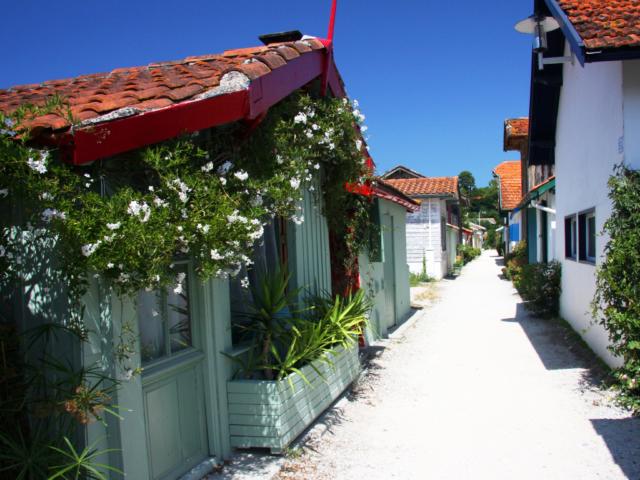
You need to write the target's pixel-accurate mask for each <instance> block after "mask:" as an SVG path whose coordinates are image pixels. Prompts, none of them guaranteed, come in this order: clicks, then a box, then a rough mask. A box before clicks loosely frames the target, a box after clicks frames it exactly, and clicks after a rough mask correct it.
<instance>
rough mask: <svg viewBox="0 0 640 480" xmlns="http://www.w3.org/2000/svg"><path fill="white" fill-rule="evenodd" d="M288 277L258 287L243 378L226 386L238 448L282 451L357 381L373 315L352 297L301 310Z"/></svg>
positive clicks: (319, 300)
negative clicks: (361, 350)
mask: <svg viewBox="0 0 640 480" xmlns="http://www.w3.org/2000/svg"><path fill="white" fill-rule="evenodd" d="M288 280H289V276H288V275H286V274H285V273H283V272H276V273H275V274H273V275H269V276H265V277H263V278H262V279H261V280H260V281H259V282H258V286H257V287H256V288H252V289H251V292H252V296H253V305H251V307H250V308H249V311H248V312H247V313H246V314H245V322H244V323H243V325H242V326H241V328H242V330H243V331H244V333H245V334H246V336H248V338H249V345H250V346H249V348H248V349H247V352H246V354H245V357H244V358H243V359H241V360H238V362H239V365H240V368H239V369H238V372H237V374H236V378H234V379H233V380H231V381H229V382H228V384H227V392H228V408H229V429H230V436H231V444H232V446H234V447H237V448H252V447H260V448H269V449H270V450H271V452H272V453H281V452H282V451H283V449H284V448H286V446H287V445H288V444H289V443H290V442H291V441H292V440H293V439H295V438H296V437H297V436H298V435H299V434H300V433H301V432H302V431H303V430H304V429H305V428H306V427H307V426H308V425H309V424H311V423H312V422H313V420H315V418H316V417H318V416H319V415H320V414H321V413H322V412H323V411H324V410H325V409H326V408H327V407H328V406H329V405H331V403H332V402H333V401H334V400H335V399H336V398H337V397H338V396H339V395H340V394H341V393H342V392H343V391H344V390H345V389H346V388H347V387H348V386H349V384H351V383H352V382H353V380H355V378H356V377H357V376H358V374H359V372H360V363H359V359H358V344H357V339H358V336H359V335H360V334H361V332H362V330H363V328H364V324H365V323H366V318H367V314H368V310H369V302H368V301H367V300H366V298H365V296H364V291H362V290H360V291H358V292H357V293H355V294H354V295H352V296H349V297H345V298H342V297H340V296H336V297H334V298H328V297H326V296H325V297H312V298H309V300H308V301H309V306H308V307H305V308H302V309H301V308H299V307H298V306H297V305H295V303H294V302H293V301H292V299H293V298H295V297H296V296H297V293H298V292H290V293H287V290H288V289H287V285H288Z"/></svg>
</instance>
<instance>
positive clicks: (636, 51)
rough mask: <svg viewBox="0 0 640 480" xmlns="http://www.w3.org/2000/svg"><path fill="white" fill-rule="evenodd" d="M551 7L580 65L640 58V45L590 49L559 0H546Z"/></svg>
mask: <svg viewBox="0 0 640 480" xmlns="http://www.w3.org/2000/svg"><path fill="white" fill-rule="evenodd" d="M544 2H545V4H546V5H547V7H548V8H549V12H550V13H551V15H553V17H554V18H555V19H556V20H557V21H558V23H559V24H560V29H561V30H562V33H563V34H564V37H565V38H566V40H567V42H568V43H569V46H570V47H571V51H572V52H573V54H574V55H575V57H576V59H577V60H578V62H580V65H583V66H584V64H585V63H594V62H612V61H617V60H634V59H639V58H640V47H620V48H601V49H588V48H587V47H586V46H585V44H584V41H583V40H582V37H581V36H580V34H579V33H578V31H577V30H576V28H575V27H574V25H573V23H571V20H569V17H567V14H566V13H565V12H564V10H562V7H560V4H559V3H558V1H557V0H544Z"/></svg>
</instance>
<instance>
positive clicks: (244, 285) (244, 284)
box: [240, 277, 249, 288]
mask: <svg viewBox="0 0 640 480" xmlns="http://www.w3.org/2000/svg"><path fill="white" fill-rule="evenodd" d="M240 286H241V287H242V288H249V279H248V278H247V277H244V278H243V279H242V280H240Z"/></svg>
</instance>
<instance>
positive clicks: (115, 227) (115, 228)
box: [107, 222, 122, 230]
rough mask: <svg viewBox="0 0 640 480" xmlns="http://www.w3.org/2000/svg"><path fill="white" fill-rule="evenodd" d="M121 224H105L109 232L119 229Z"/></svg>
mask: <svg viewBox="0 0 640 480" xmlns="http://www.w3.org/2000/svg"><path fill="white" fill-rule="evenodd" d="M121 225H122V224H121V223H120V222H116V223H107V228H108V229H109V230H117V229H119V228H120V226H121Z"/></svg>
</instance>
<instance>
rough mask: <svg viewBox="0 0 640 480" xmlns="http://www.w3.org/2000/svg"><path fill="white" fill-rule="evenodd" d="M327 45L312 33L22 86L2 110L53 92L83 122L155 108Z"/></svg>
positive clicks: (9, 93) (40, 123) (50, 123)
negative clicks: (128, 110)
mask: <svg viewBox="0 0 640 480" xmlns="http://www.w3.org/2000/svg"><path fill="white" fill-rule="evenodd" d="M322 48H324V46H323V44H322V42H320V40H318V39H315V38H308V39H305V40H302V41H297V42H285V43H276V44H272V45H268V46H258V47H250V48H241V49H237V50H227V51H225V52H224V53H222V54H215V55H200V56H191V57H187V58H185V59H182V60H176V61H168V62H157V63H152V64H150V65H147V66H142V67H126V68H117V69H115V70H112V71H111V72H107V73H96V74H90V75H82V76H79V77H76V78H69V79H63V80H50V81H47V82H43V83H39V84H30V85H19V86H15V87H11V88H8V89H6V90H0V111H3V112H7V113H8V112H11V111H13V110H15V109H16V108H18V107H19V106H20V105H21V104H25V103H31V104H34V105H42V104H44V102H45V101H46V100H47V99H48V98H50V97H51V96H53V95H59V96H61V97H62V98H63V99H64V100H65V101H67V102H68V103H69V106H70V109H71V113H72V115H73V116H74V119H76V120H77V122H78V123H79V122H81V121H87V120H92V119H95V118H96V117H100V116H102V115H106V114H109V113H111V112H113V111H115V110H119V109H121V108H125V107H130V108H133V109H136V110H138V111H139V112H144V111H149V110H155V109H159V108H164V107H167V106H170V105H172V104H175V103H179V102H185V101H190V100H193V99H194V97H197V96H198V95H200V94H203V93H206V91H207V90H209V89H211V88H215V87H217V86H218V85H219V84H220V80H221V79H222V77H223V76H224V75H225V74H226V73H229V72H231V71H237V72H242V73H244V74H245V75H246V76H247V77H248V78H249V79H250V80H255V79H256V78H259V77H261V76H263V75H266V74H268V73H269V72H271V70H274V69H276V68H280V67H282V66H284V65H286V63H287V62H289V61H291V60H292V59H294V58H298V57H299V56H301V55H305V54H306V53H308V52H312V51H315V50H320V49H322ZM30 126H31V127H32V128H35V127H37V128H45V129H52V130H63V129H66V128H68V127H70V126H71V125H70V123H69V121H68V119H67V118H66V117H65V116H64V114H62V113H61V114H60V115H58V114H54V113H52V114H48V115H45V116H42V117H40V118H37V119H34V120H33V121H32V122H31V124H30Z"/></svg>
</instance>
